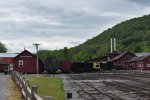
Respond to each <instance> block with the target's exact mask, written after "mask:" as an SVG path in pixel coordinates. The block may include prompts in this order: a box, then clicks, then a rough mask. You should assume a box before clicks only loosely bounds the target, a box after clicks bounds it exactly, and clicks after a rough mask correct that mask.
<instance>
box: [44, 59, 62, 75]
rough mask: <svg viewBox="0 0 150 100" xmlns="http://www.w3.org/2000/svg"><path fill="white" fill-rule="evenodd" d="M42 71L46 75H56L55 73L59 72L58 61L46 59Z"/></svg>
mask: <svg viewBox="0 0 150 100" xmlns="http://www.w3.org/2000/svg"><path fill="white" fill-rule="evenodd" d="M44 69H45V71H47V72H48V73H56V72H57V71H59V70H60V61H59V60H58V59H56V58H51V57H48V58H47V59H46V60H45V66H44Z"/></svg>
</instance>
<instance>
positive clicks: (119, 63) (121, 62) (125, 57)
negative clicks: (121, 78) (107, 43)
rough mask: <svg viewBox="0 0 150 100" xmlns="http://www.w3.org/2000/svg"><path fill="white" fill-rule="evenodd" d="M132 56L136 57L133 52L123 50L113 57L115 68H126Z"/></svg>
mask: <svg viewBox="0 0 150 100" xmlns="http://www.w3.org/2000/svg"><path fill="white" fill-rule="evenodd" d="M133 57H136V55H135V54H134V53H132V52H125V53H121V54H120V55H118V56H117V57H115V58H113V59H112V61H113V62H114V66H115V68H116V69H128V61H129V60H130V59H131V58H133Z"/></svg>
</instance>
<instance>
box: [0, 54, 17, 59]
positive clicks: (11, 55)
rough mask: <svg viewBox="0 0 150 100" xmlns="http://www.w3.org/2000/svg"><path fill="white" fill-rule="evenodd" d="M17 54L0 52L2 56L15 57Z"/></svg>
mask: <svg viewBox="0 0 150 100" xmlns="http://www.w3.org/2000/svg"><path fill="white" fill-rule="evenodd" d="M17 55H18V54H17V53H0V57H11V58H14V57H16V56H17Z"/></svg>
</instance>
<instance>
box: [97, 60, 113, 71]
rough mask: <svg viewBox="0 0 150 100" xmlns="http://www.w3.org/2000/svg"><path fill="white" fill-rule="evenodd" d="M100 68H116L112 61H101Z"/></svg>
mask: <svg viewBox="0 0 150 100" xmlns="http://www.w3.org/2000/svg"><path fill="white" fill-rule="evenodd" d="M100 67H101V68H100V69H104V70H111V69H113V68H114V65H113V62H112V61H106V62H100Z"/></svg>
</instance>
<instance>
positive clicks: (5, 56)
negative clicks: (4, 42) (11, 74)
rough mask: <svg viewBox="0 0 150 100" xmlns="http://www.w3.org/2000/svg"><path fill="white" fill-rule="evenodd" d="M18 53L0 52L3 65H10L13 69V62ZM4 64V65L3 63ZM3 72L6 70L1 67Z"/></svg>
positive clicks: (0, 69)
mask: <svg viewBox="0 0 150 100" xmlns="http://www.w3.org/2000/svg"><path fill="white" fill-rule="evenodd" d="M17 55H18V54H17V53H0V60H1V62H3V66H4V65H5V67H6V66H7V67H9V68H10V69H12V67H13V66H12V63H13V58H14V57H16V56H17ZM1 66H2V65H1ZM0 71H1V72H4V68H3V67H1V68H0Z"/></svg>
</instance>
